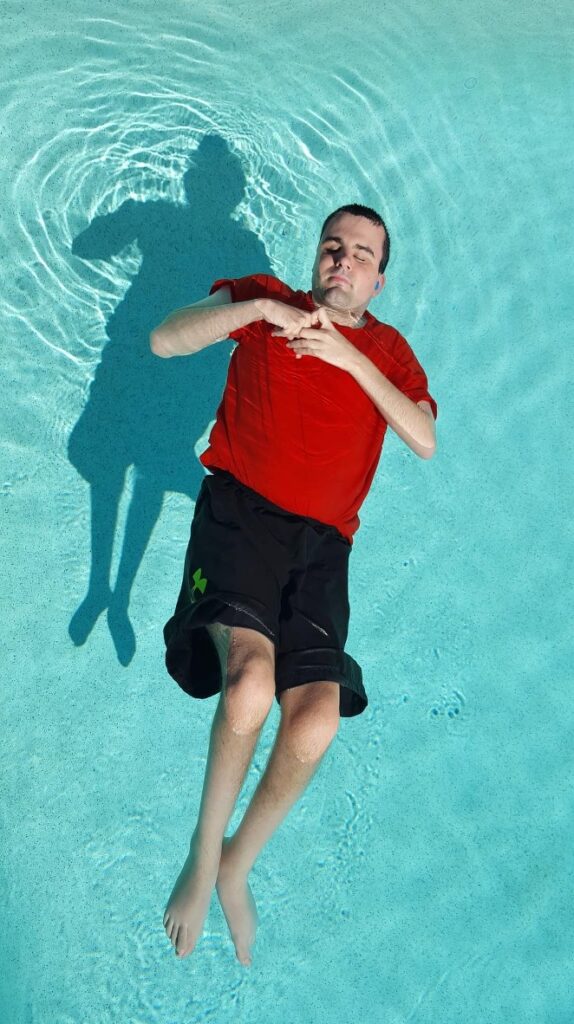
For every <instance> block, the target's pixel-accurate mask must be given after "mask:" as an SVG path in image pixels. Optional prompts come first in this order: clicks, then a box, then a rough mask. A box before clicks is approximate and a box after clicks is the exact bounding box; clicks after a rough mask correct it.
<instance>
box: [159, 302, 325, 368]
mask: <svg viewBox="0 0 574 1024" xmlns="http://www.w3.org/2000/svg"><path fill="white" fill-rule="evenodd" d="M317 319H318V312H317V310H315V309H314V310H309V311H305V310H303V309H299V308H298V307H296V306H289V305H288V304H287V303H285V302H281V301H280V300H278V299H269V298H266V297H263V298H260V299H247V300H246V301H245V302H233V300H232V298H231V289H230V288H229V286H228V285H223V287H222V288H218V289H217V291H216V292H214V293H213V295H209V296H208V297H207V298H206V299H201V301H200V302H194V304H193V305H192V306H185V307H184V308H183V309H176V310H175V312H174V313H170V315H169V316H168V317H167V318H166V319H165V320H164V321H163V323H162V324H160V325H159V327H156V328H155V329H154V330H153V331H152V332H151V334H150V344H151V349H152V352H154V353H155V355H156V356H161V357H162V358H163V359H169V358H170V356H187V355H189V354H190V353H191V352H200V351H201V349H202V348H206V347H207V346H208V345H213V343H214V342H216V341H223V339H224V338H227V337H229V335H230V333H231V332H232V331H237V330H239V328H241V327H246V326H247V324H251V323H253V322H254V321H255V320H266V321H267V323H270V324H274V325H275V326H276V327H284V328H287V329H291V328H297V329H300V330H302V329H304V328H305V327H310V326H311V324H313V323H315V322H316V321H317Z"/></svg>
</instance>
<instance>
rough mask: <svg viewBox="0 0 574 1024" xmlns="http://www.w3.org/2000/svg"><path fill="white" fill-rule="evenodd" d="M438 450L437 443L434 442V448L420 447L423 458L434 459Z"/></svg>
mask: <svg viewBox="0 0 574 1024" xmlns="http://www.w3.org/2000/svg"><path fill="white" fill-rule="evenodd" d="M435 452H436V444H433V446H432V448H419V455H420V457H421V459H432V457H433V455H434V454H435Z"/></svg>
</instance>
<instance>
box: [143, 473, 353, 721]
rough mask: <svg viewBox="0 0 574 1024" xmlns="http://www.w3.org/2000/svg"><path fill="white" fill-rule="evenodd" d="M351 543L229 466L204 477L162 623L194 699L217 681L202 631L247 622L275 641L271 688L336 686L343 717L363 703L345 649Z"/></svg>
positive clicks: (213, 689) (173, 660) (172, 666)
mask: <svg viewBox="0 0 574 1024" xmlns="http://www.w3.org/2000/svg"><path fill="white" fill-rule="evenodd" d="M350 551H351V545H350V543H349V541H348V540H347V539H346V538H345V537H343V535H342V534H340V533H339V531H338V530H337V529H336V528H335V527H334V526H328V525H326V524H325V523H320V522H318V521H317V520H316V519H309V518H306V517H303V516H297V515H294V514H293V513H291V512H286V511H285V510H284V509H282V508H280V507H279V506H278V505H273V504H272V503H271V502H270V501H267V499H266V498H263V497H262V496H261V495H260V494H258V493H257V492H256V491H252V490H251V489H250V488H249V487H245V486H244V485H243V484H242V483H240V482H239V481H238V480H236V479H235V477H233V476H232V475H231V474H230V473H226V472H224V471H223V470H215V471H214V472H213V474H211V475H209V476H206V477H205V479H204V480H203V481H202V484H201V488H200V491H199V494H198V497H197V501H196V505H195V513H194V516H193V521H192V524H191V537H190V541H189V544H188V547H187V553H186V557H185V567H184V572H183V582H182V585H181V590H180V594H179V597H178V600H177V605H176V608H175V611H174V613H173V615H172V617H171V618H170V619H169V621H168V622H167V623H166V625H165V627H164V631H163V635H164V639H165V643H166V648H167V651H166V658H165V661H166V666H167V670H168V672H169V674H170V675H171V676H173V678H174V679H175V680H176V682H177V683H179V685H180V686H181V688H182V689H183V690H185V692H186V693H189V694H190V695H191V696H192V697H198V698H204V697H211V696H212V695H213V694H215V693H218V692H220V690H221V688H222V679H221V668H220V663H219V657H218V654H217V651H216V648H215V646H214V644H213V641H212V639H211V636H210V634H209V632H208V630H207V629H206V628H205V626H206V625H209V624H211V623H214V622H221V623H224V624H225V625H227V626H246V627H247V628H249V629H256V630H257V631H258V632H260V633H263V635H264V636H266V637H268V638H269V640H271V641H272V643H273V644H274V645H275V696H276V698H277V701H279V694H280V693H282V691H283V690H287V689H289V688H290V687H293V686H300V685H302V684H303V683H310V682H318V681H320V680H329V681H331V682H336V683H339V684H340V688H339V693H340V698H339V707H340V714H341V717H344V718H350V717H352V716H353V715H359V714H361V712H362V711H364V709H365V708H366V706H367V704H368V700H367V695H366V693H365V690H364V688H363V682H362V673H361V669H360V667H359V665H358V664H357V662H356V661H354V660H353V658H351V657H350V656H349V655H348V654H346V653H345V650H344V647H345V642H346V640H347V632H348V626H349V599H348V584H347V581H348V563H349V554H350Z"/></svg>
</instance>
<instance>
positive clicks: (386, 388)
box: [349, 351, 436, 458]
mask: <svg viewBox="0 0 574 1024" xmlns="http://www.w3.org/2000/svg"><path fill="white" fill-rule="evenodd" d="M349 373H350V374H351V375H352V376H353V377H354V378H355V380H356V381H357V384H359V385H360V387H361V388H362V389H363V391H364V392H365V393H366V394H367V395H368V396H369V398H370V399H371V401H372V402H373V403H374V404H375V405H376V407H377V409H378V410H379V412H380V414H381V416H383V417H384V418H385V420H386V421H387V423H388V424H389V426H390V427H391V428H392V429H393V430H394V431H395V433H396V434H398V435H399V437H400V438H401V439H402V440H403V441H404V442H405V443H406V444H408V446H409V448H412V449H413V451H416V453H417V454H418V455H420V456H421V457H422V458H430V456H431V455H432V454H433V453H434V450H435V446H436V439H435V432H434V422H432V421H431V417H430V416H428V415H427V413H426V412H425V411H424V410H423V409H420V408H419V406H418V405H417V404H416V402H412V401H411V399H410V398H407V396H406V395H403V393H402V391H399V389H398V388H397V387H395V385H394V384H391V381H390V380H389V379H388V377H385V375H384V374H383V373H381V371H380V370H379V369H378V368H377V367H376V366H375V364H374V363H372V362H371V360H370V359H368V358H367V356H365V355H363V354H362V353H361V352H358V351H357V352H356V354H354V355H353V360H352V363H351V366H350V367H349Z"/></svg>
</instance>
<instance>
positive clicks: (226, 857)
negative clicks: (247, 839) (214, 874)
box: [220, 836, 253, 879]
mask: <svg viewBox="0 0 574 1024" xmlns="http://www.w3.org/2000/svg"><path fill="white" fill-rule="evenodd" d="M252 867H253V861H252V860H249V859H247V858H246V857H245V854H244V853H243V852H242V850H241V847H240V845H239V843H238V842H237V840H236V839H235V836H231V837H230V838H229V839H224V840H223V843H222V847H221V861H220V870H223V871H226V872H229V873H233V875H240V876H241V877H242V878H245V879H247V876H248V875H249V872H250V871H251V869H252Z"/></svg>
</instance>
